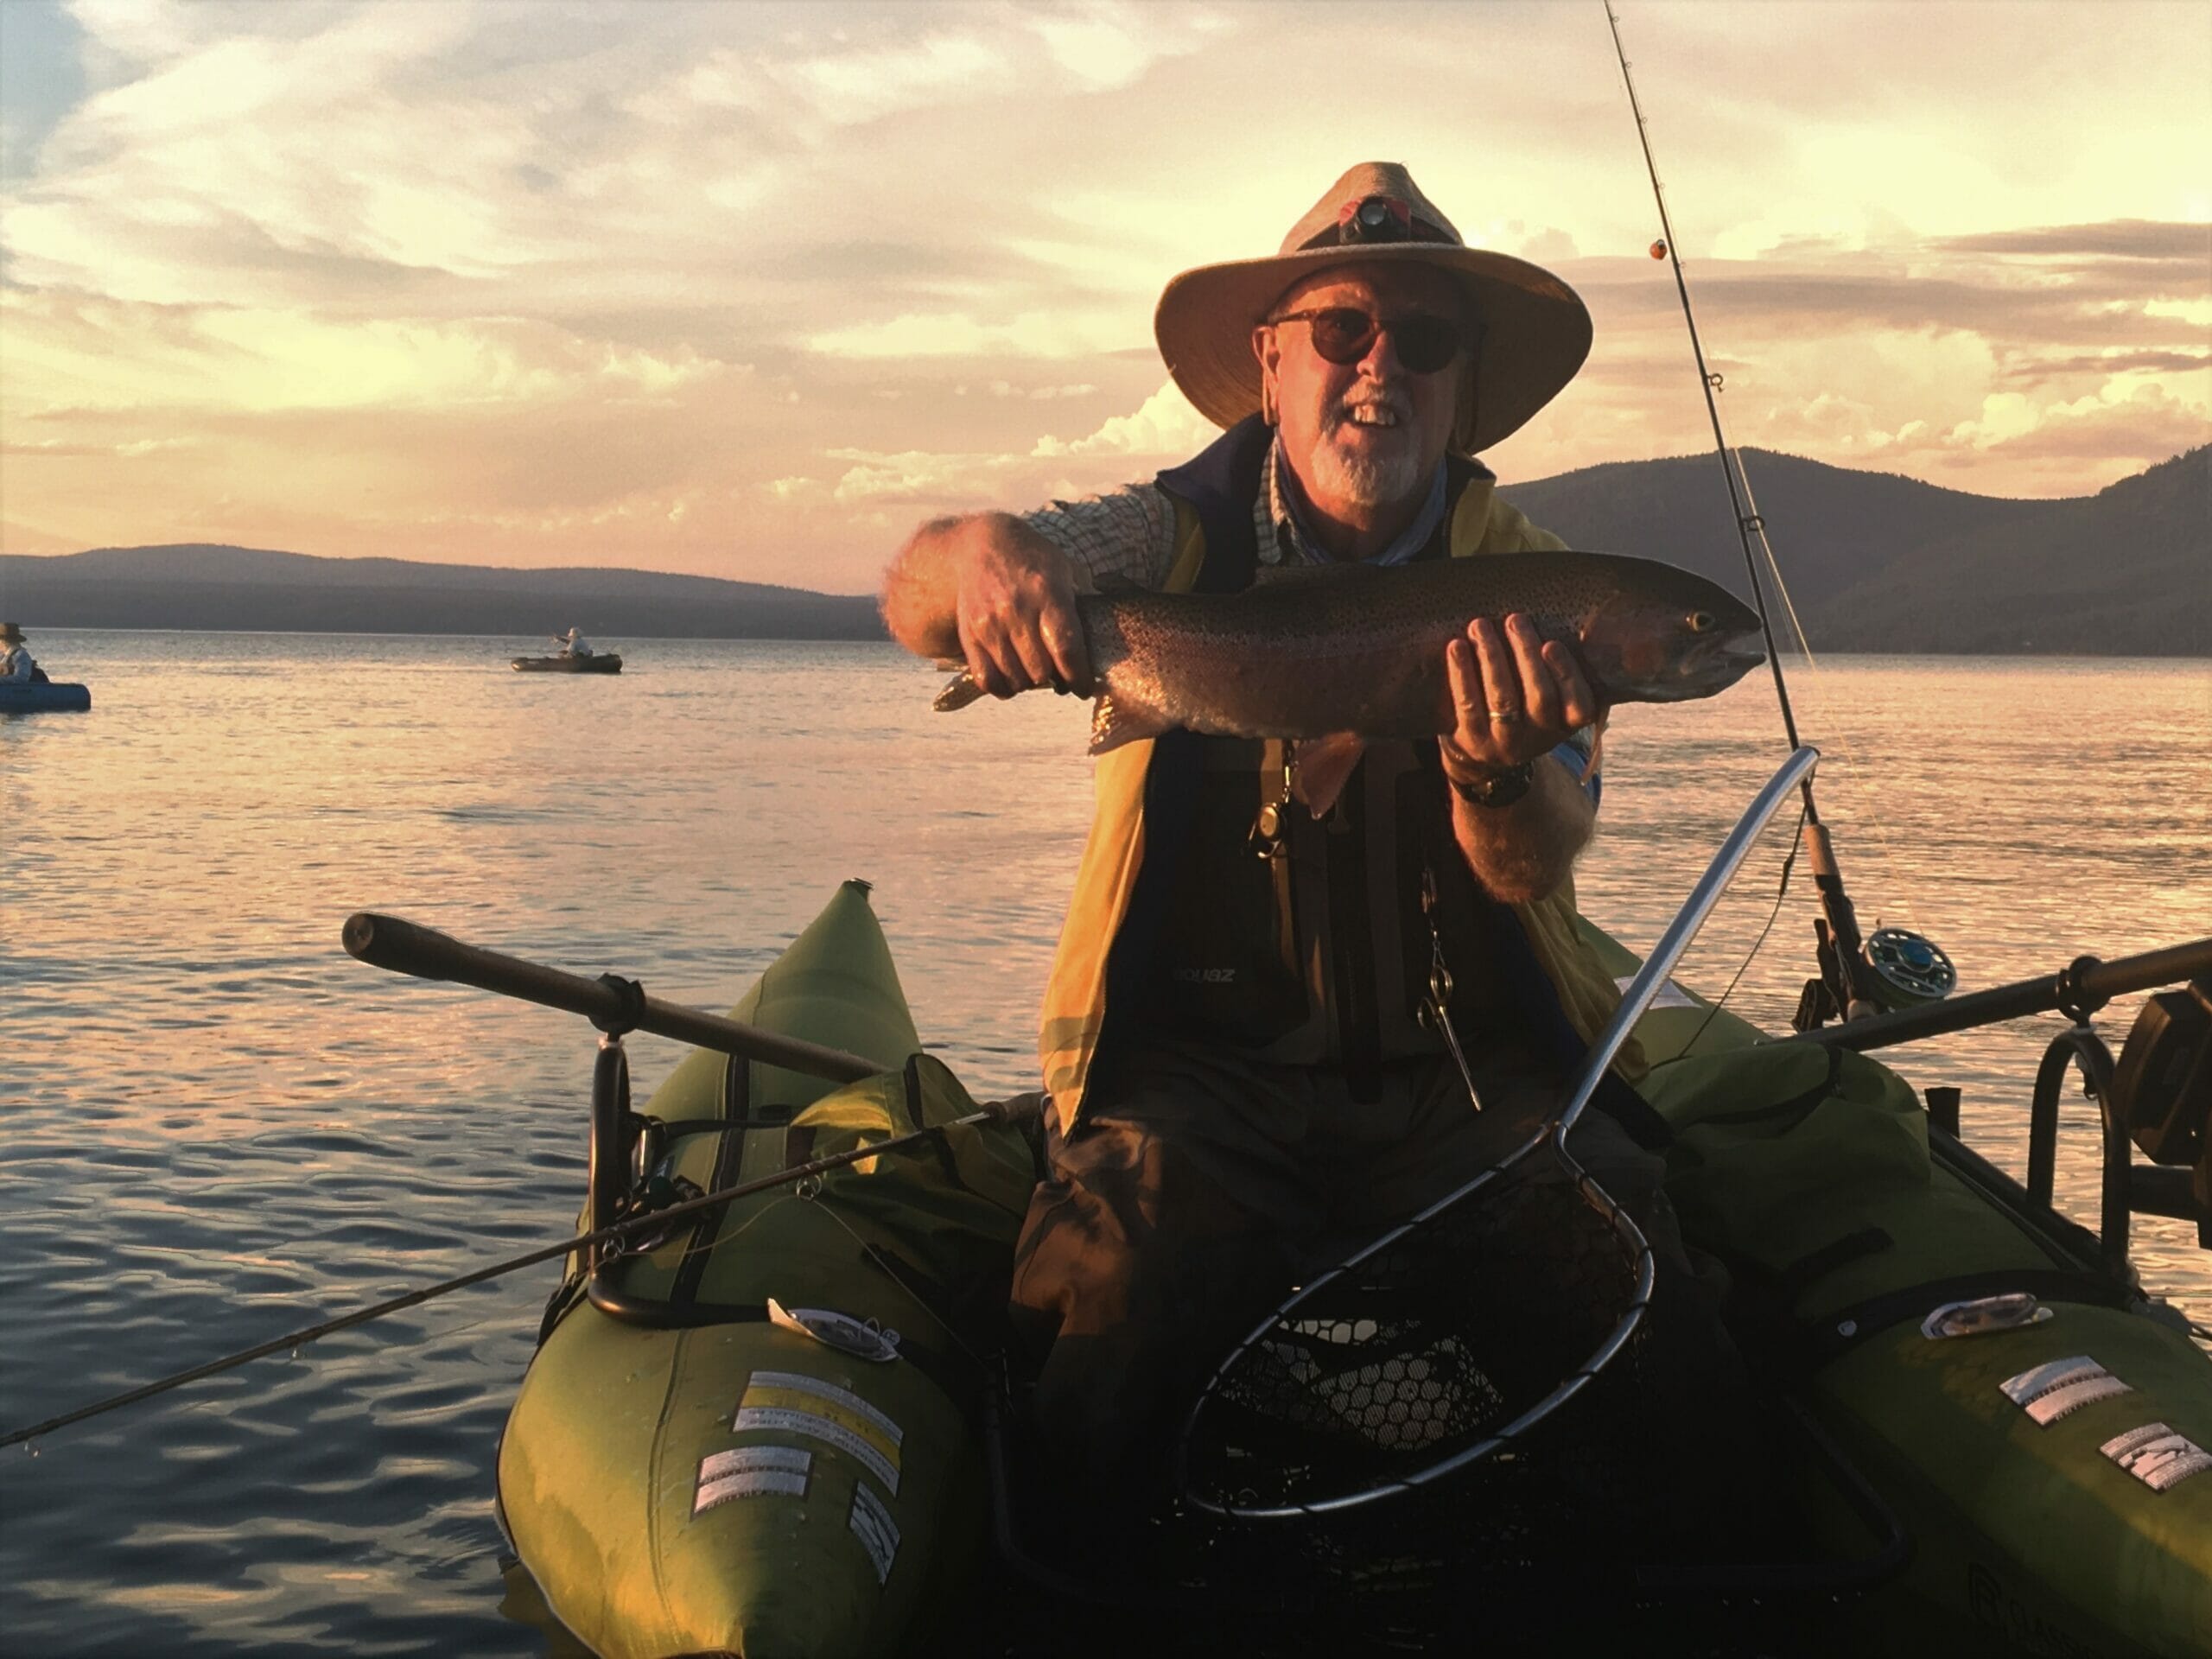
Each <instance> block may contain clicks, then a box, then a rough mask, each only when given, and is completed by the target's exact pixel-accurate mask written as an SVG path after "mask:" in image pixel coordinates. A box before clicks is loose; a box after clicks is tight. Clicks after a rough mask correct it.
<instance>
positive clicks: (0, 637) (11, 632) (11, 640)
mask: <svg viewBox="0 0 2212 1659" xmlns="http://www.w3.org/2000/svg"><path fill="white" fill-rule="evenodd" d="M0 645H4V646H6V647H7V649H6V650H5V651H0V685H43V684H45V683H46V671H45V670H44V669H42V668H41V667H40V666H39V665H38V663H37V661H36V660H35V658H33V657H32V656H31V652H30V647H29V645H25V644H24V643H23V631H22V629H21V628H20V627H18V626H16V624H14V623H13V622H0Z"/></svg>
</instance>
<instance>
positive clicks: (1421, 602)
mask: <svg viewBox="0 0 2212 1659" xmlns="http://www.w3.org/2000/svg"><path fill="white" fill-rule="evenodd" d="M1076 611H1077V615H1078V616H1080V617H1081V619H1082V621H1083V632H1084V644H1085V645H1086V646H1087V647H1088V649H1089V651H1090V668H1091V673H1092V676H1093V677H1094V678H1095V679H1096V683H1097V684H1098V687H1099V692H1098V699H1097V702H1096V707H1095V708H1094V709H1093V712H1092V716H1091V722H1090V753H1093V754H1103V753H1105V752H1106V751H1107V750H1109V749H1113V748H1118V747H1120V746H1121V745H1122V744H1124V743H1128V742H1132V741H1135V740H1136V739H1139V738H1147V737H1156V736H1158V735H1159V734H1160V733H1162V732H1165V731H1169V730H1172V729H1173V728H1176V727H1183V728H1187V729H1188V730H1191V731H1194V732H1205V733H1208V734H1212V735H1216V736H1224V737H1276V738H1299V739H1306V740H1314V739H1320V738H1325V737H1327V738H1334V737H1339V736H1341V735H1342V734H1354V735H1356V736H1357V737H1360V738H1401V739H1403V738H1421V737H1436V736H1440V735H1442V734H1445V733H1446V732H1449V731H1450V730H1451V729H1452V726H1453V724H1454V723H1455V722H1454V715H1453V712H1452V685H1451V681H1450V680H1449V678H1447V677H1446V672H1445V666H1444V664H1445V656H1444V652H1445V647H1446V645H1449V644H1450V643H1451V641H1452V640H1453V639H1457V638H1459V636H1460V635H1462V634H1464V633H1465V632H1466V630H1467V624H1468V623H1469V622H1471V621H1472V620H1474V619H1475V618H1476V617H1478V616H1494V617H1503V616H1505V615H1507V614H1509V613H1512V612H1515V611H1518V612H1521V613H1523V614H1525V615H1526V616H1528V617H1529V620H1531V621H1533V622H1535V625H1536V626H1537V628H1538V630H1539V631H1540V632H1541V633H1542V634H1543V636H1544V638H1545V639H1559V640H1563V641H1565V642H1567V644H1568V645H1571V646H1573V649H1574V651H1575V652H1576V654H1577V655H1578V656H1579V657H1580V659H1581V662H1582V669H1583V672H1584V674H1585V675H1586V677H1588V679H1589V681H1590V686H1591V690H1593V691H1594V692H1596V693H1597V695H1598V697H1599V701H1600V702H1602V703H1604V704H1605V705H1606V706H1607V707H1610V706H1611V705H1612V704H1614V703H1617V702H1683V701H1685V700H1687V699H1689V698H1692V697H1709V696H1713V694H1714V693H1715V692H1718V691H1724V690H1726V689H1727V688H1728V687H1730V686H1732V685H1733V684H1734V683H1736V682H1737V681H1738V680H1739V679H1741V678H1742V677H1744V675H1745V673H1747V672H1748V671H1750V670H1751V669H1752V668H1753V667H1755V666H1757V665H1758V664H1759V663H1761V662H1764V660H1765V652H1764V650H1762V649H1761V646H1760V643H1759V620H1758V616H1757V614H1756V613H1753V612H1752V611H1751V608H1750V607H1748V606H1746V605H1745V604H1743V603H1742V602H1741V601H1738V599H1737V598H1736V596H1735V595H1734V594H1731V593H1730V592H1729V591H1728V590H1727V589H1726V588H1722V587H1720V586H1719V584H1718V583H1715V582H1708V581H1707V579H1706V578H1705V577H1703V576H1700V575H1694V573H1692V572H1690V571H1688V570H1683V569H1678V568H1676V567H1675V566H1674V565H1671V564H1662V563H1660V562H1659V561H1657V560H1656V559H1637V558H1630V557H1627V556H1624V555H1620V554H1615V553H1501V554H1491V555H1481V556H1475V557H1472V558H1464V559H1439V560H1430V561H1424V562H1423V563H1418V564H1410V565H1400V566H1397V567H1395V568H1393V569H1382V568H1378V567H1376V566H1374V565H1365V564H1336V565H1316V566H1312V567H1308V568H1301V569H1291V570H1285V571H1275V572H1269V573H1268V574H1267V575H1264V576H1263V577H1262V579H1261V580H1260V581H1259V582H1255V584H1254V585H1253V586H1252V587H1250V588H1246V589H1244V591H1243V592H1242V593H1236V594H1161V593H1153V592H1148V591H1146V590H1143V589H1139V588H1128V589H1125V590H1122V591H1117V592H1114V593H1109V594H1079V595H1078V596H1077V599H1076ZM981 696H983V692H982V689H981V688H980V687H978V686H977V685H976V683H975V681H974V680H973V679H972V678H970V677H969V673H968V671H967V670H966V669H964V668H963V669H962V670H961V671H960V672H959V673H958V674H957V675H955V676H954V677H953V679H952V681H951V683H950V684H948V685H947V686H946V687H945V688H944V690H943V691H942V692H940V693H938V699H937V707H938V709H947V710H949V709H964V708H966V707H967V706H968V705H969V703H971V702H975V701H976V699H977V698H978V697H981ZM1317 810H1319V809H1318V808H1317Z"/></svg>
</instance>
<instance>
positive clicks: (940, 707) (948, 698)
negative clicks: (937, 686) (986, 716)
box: [930, 668, 983, 715]
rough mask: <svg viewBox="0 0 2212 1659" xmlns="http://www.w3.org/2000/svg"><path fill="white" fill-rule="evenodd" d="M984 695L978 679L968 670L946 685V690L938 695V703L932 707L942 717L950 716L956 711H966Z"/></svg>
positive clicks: (959, 673) (952, 678)
mask: <svg viewBox="0 0 2212 1659" xmlns="http://www.w3.org/2000/svg"><path fill="white" fill-rule="evenodd" d="M982 695H983V688H982V686H980V685H978V684H976V677H975V676H974V675H973V674H970V673H969V671H967V670H966V669H964V668H963V669H962V670H961V671H959V672H958V673H957V674H956V675H954V676H953V677H951V678H950V679H949V680H947V681H946V682H945V683H944V690H942V691H940V692H938V694H937V701H936V702H933V703H931V705H930V707H931V708H932V709H936V710H937V711H938V713H939V714H940V715H949V714H950V713H951V712H952V711H953V710H954V709H965V708H966V707H967V706H968V705H969V703H971V702H975V701H976V699H977V698H979V697H981V696H982Z"/></svg>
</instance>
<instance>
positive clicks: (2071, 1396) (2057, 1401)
mask: <svg viewBox="0 0 2212 1659" xmlns="http://www.w3.org/2000/svg"><path fill="white" fill-rule="evenodd" d="M2133 1392H2134V1390H2133V1389H2130V1388H2129V1387H2128V1386H2127V1384H2126V1383H2123V1382H2121V1381H2120V1379H2119V1378H2118V1377H2116V1376H2113V1374H2112V1373H2111V1372H2109V1371H2101V1372H2099V1373H2098V1374H2097V1375H2096V1376H2083V1377H2077V1378H2075V1380H2074V1381H2073V1382H2071V1383H2062V1384H2061V1385H2060V1386H2059V1387H2057V1388H2055V1389H2051V1390H2050V1392H2049V1393H2047V1394H2039V1395H2037V1396H2036V1397H2035V1398H2034V1399H2032V1400H2031V1401H2029V1402H2028V1403H2027V1405H2026V1407H2025V1408H2024V1409H2025V1410H2026V1412H2027V1414H2028V1419H2029V1421H2031V1422H2033V1423H2034V1424H2035V1425H2036V1426H2037V1427H2038V1428H2049V1427H2050V1426H2051V1425H2052V1424H2053V1423H2055V1422H2056V1421H2058V1420H2059V1419H2060V1418H2062V1417H2066V1416H2070V1415H2072V1414H2074V1413H2075V1412H2077V1411H2079V1410H2081V1409H2082V1407H2084V1406H2088V1405H2094V1404H2095V1403H2096V1402H2098V1401H2100V1400H2109V1399H2111V1398H2112V1397H2113V1395H2116V1394H2132V1393H2133Z"/></svg>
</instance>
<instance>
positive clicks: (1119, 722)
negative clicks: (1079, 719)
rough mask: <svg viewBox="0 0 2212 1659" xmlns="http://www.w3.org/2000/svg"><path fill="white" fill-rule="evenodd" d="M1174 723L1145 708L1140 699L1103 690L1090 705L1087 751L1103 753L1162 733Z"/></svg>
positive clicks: (1156, 711)
mask: <svg viewBox="0 0 2212 1659" xmlns="http://www.w3.org/2000/svg"><path fill="white" fill-rule="evenodd" d="M1174 726H1175V722H1174V721H1172V720H1170V719H1168V718H1167V716H1166V715H1163V714H1161V713H1160V711H1159V710H1158V709H1147V708H1146V707H1145V706H1144V705H1143V704H1142V703H1141V702H1129V701H1128V699H1126V698H1117V697H1116V696H1115V695H1114V694H1113V693H1112V692H1111V691H1102V692H1100V693H1099V694H1098V700H1097V701H1096V702H1094V703H1092V704H1091V705H1090V753H1092V754H1093V755H1101V754H1104V753H1106V752H1107V751H1108V750H1109V749H1118V748H1120V747H1122V744H1124V743H1135V742H1137V741H1141V740H1142V739H1144V738H1147V737H1158V736H1159V735H1160V734H1161V733H1162V732H1166V731H1172V730H1173V729H1174Z"/></svg>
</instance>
